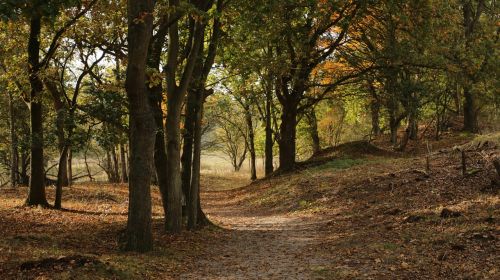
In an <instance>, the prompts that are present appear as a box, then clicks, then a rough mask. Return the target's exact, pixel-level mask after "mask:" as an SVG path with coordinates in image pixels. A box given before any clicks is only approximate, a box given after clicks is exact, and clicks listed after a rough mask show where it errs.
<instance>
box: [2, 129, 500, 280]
mask: <svg viewBox="0 0 500 280" xmlns="http://www.w3.org/2000/svg"><path fill="white" fill-rule="evenodd" d="M471 140H472V138H471V137H469V136H457V137H454V136H450V137H448V138H445V139H444V140H442V141H440V142H439V143H432V144H433V146H434V148H433V151H434V152H433V153H432V154H431V155H430V156H429V159H430V160H429V162H430V165H429V167H430V170H426V157H425V156H424V155H423V154H421V153H419V152H414V153H412V154H411V155H408V154H405V155H402V154H397V153H393V152H389V151H387V150H384V149H380V148H377V147H375V146H372V145H368V144H366V143H364V142H356V143H350V144H346V145H342V146H340V147H338V148H335V149H328V150H326V151H324V152H323V153H321V154H319V155H317V156H316V157H314V158H313V159H311V160H310V161H308V162H307V163H304V164H301V165H300V168H299V169H298V170H297V171H295V172H293V173H289V174H282V175H276V176H273V177H271V178H267V179H263V180H258V181H256V182H253V183H251V184H249V185H246V180H243V179H242V178H241V176H235V177H230V176H225V177H220V176H213V175H211V176H208V175H205V176H204V178H203V186H204V189H203V193H202V199H203V204H204V205H203V206H204V209H205V212H206V213H207V215H208V217H209V218H210V219H211V220H212V221H213V222H214V224H215V225H214V226H210V227H207V228H204V229H203V230H200V231H195V232H184V233H183V234H181V235H176V236H172V235H166V234H163V233H162V216H161V201H160V199H159V194H158V192H157V190H156V189H155V190H154V192H153V204H154V211H153V212H154V233H155V250H154V251H153V252H151V253H147V254H135V253H130V252H122V251H120V250H119V238H118V237H119V236H120V235H121V233H122V232H123V228H124V227H125V224H126V219H127V212H126V211H127V188H126V186H123V185H98V184H93V185H77V186H74V187H71V188H67V189H65V193H64V200H63V201H64V203H63V206H64V207H65V208H66V209H68V210H66V211H62V212H61V211H56V210H51V209H40V208H26V207H22V206H21V205H22V202H23V199H24V197H25V195H26V188H19V189H2V190H0V225H1V226H0V236H1V237H0V278H1V279H499V278H500V269H499V267H500V254H499V252H500V250H499V249H500V227H499V217H500V198H499V196H498V191H499V186H498V184H494V183H492V178H493V179H494V178H495V177H494V176H496V175H495V174H494V170H493V167H492V166H491V162H490V161H491V160H490V159H491V158H492V157H494V156H499V152H500V149H499V148H500V147H499V143H500V134H495V135H490V136H487V137H481V138H480V139H475V140H473V141H471ZM462 144H464V145H462ZM454 145H462V146H461V148H463V149H466V150H467V151H466V155H467V168H468V169H467V172H466V174H465V176H464V175H463V174H462V171H461V157H460V152H457V151H456V149H453V148H452V147H453V146H454ZM409 148H410V149H414V150H415V151H418V147H409ZM48 194H49V199H51V201H52V199H53V189H52V188H49V189H48Z"/></svg>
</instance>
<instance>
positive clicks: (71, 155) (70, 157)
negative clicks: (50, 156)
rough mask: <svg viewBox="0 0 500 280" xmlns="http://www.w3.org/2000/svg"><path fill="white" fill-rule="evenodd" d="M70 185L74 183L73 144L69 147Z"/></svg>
mask: <svg viewBox="0 0 500 280" xmlns="http://www.w3.org/2000/svg"><path fill="white" fill-rule="evenodd" d="M67 167H68V186H71V185H73V151H72V149H71V146H70V147H68V163H67Z"/></svg>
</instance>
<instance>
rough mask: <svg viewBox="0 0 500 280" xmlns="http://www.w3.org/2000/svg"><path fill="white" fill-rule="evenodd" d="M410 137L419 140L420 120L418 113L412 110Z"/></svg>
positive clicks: (409, 124)
mask: <svg viewBox="0 0 500 280" xmlns="http://www.w3.org/2000/svg"><path fill="white" fill-rule="evenodd" d="M407 130H408V139H411V140H417V139H418V120H417V117H416V113H415V112H412V113H411V114H410V115H409V116H408V128H407Z"/></svg>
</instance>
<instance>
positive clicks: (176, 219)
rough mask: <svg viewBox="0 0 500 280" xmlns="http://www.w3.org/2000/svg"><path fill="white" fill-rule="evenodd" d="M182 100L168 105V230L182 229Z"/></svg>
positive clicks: (178, 230) (170, 101)
mask: <svg viewBox="0 0 500 280" xmlns="http://www.w3.org/2000/svg"><path fill="white" fill-rule="evenodd" d="M181 105H182V100H177V101H174V100H171V99H169V102H168V105H167V112H168V113H167V123H166V129H167V131H168V133H167V175H168V180H167V190H168V191H167V198H168V203H167V230H169V231H171V232H174V233H176V232H180V231H181V228H182V180H181V169H180V156H181V155H180V145H181V143H180V137H181V130H180V126H179V125H180V117H181Z"/></svg>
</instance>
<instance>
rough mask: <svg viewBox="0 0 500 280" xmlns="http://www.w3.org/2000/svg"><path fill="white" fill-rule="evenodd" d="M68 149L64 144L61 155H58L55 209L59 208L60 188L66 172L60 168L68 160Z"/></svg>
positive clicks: (60, 199)
mask: <svg viewBox="0 0 500 280" xmlns="http://www.w3.org/2000/svg"><path fill="white" fill-rule="evenodd" d="M68 149H69V145H64V147H63V149H62V151H61V155H60V157H59V169H58V171H57V182H56V199H55V202H54V208H55V209H61V201H62V188H63V183H64V177H65V174H66V176H67V173H66V169H65V168H61V166H62V165H64V164H65V163H66V162H67V160H68Z"/></svg>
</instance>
